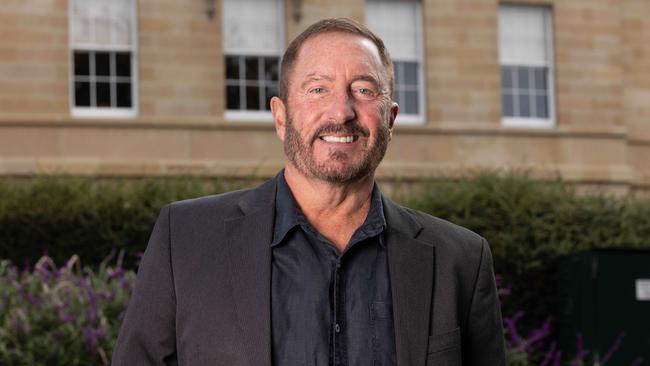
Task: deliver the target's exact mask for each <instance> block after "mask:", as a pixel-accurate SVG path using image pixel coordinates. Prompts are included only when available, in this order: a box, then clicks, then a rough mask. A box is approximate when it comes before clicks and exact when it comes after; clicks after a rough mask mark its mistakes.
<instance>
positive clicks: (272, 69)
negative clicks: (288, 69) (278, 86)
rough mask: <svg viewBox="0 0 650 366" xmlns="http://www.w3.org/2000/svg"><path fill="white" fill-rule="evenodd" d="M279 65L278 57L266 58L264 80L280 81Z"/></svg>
mask: <svg viewBox="0 0 650 366" xmlns="http://www.w3.org/2000/svg"><path fill="white" fill-rule="evenodd" d="M278 74H279V65H278V58H277V57H265V58H264V80H268V81H278Z"/></svg>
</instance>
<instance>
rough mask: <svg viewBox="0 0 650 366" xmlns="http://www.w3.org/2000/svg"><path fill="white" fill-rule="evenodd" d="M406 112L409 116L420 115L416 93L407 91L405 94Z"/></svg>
mask: <svg viewBox="0 0 650 366" xmlns="http://www.w3.org/2000/svg"><path fill="white" fill-rule="evenodd" d="M404 98H405V99H406V100H405V101H404V107H405V108H404V112H405V113H407V114H417V113H418V93H417V92H415V91H407V92H405V93H404Z"/></svg>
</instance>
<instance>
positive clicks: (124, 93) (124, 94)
mask: <svg viewBox="0 0 650 366" xmlns="http://www.w3.org/2000/svg"><path fill="white" fill-rule="evenodd" d="M116 93H117V95H116V97H117V106H118V107H121V108H130V107H131V104H132V102H131V83H117V87H116Z"/></svg>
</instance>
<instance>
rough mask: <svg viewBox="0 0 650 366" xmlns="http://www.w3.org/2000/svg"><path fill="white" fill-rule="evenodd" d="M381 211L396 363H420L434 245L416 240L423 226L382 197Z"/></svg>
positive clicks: (428, 314)
mask: <svg viewBox="0 0 650 366" xmlns="http://www.w3.org/2000/svg"><path fill="white" fill-rule="evenodd" d="M384 210H385V214H386V221H387V223H388V230H387V233H386V242H387V245H388V268H389V271H390V281H391V289H392V297H393V319H394V324H395V342H396V349H397V364H398V365H399V366H406V365H419V366H423V365H425V362H426V355H427V346H428V341H429V324H430V321H431V314H432V300H433V299H432V297H433V291H434V283H435V279H434V274H435V268H434V267H435V248H434V246H433V244H432V243H425V242H423V241H420V240H418V239H417V236H418V235H419V234H420V232H421V231H422V225H421V224H420V223H418V222H417V221H416V220H415V219H414V218H413V216H412V214H411V213H410V212H409V211H408V210H407V209H404V208H402V207H400V206H398V205H396V204H395V203H393V202H392V201H390V200H388V199H386V198H384Z"/></svg>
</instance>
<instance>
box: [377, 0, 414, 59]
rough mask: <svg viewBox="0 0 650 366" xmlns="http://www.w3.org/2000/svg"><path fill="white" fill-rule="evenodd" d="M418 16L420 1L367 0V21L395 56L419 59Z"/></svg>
mask: <svg viewBox="0 0 650 366" xmlns="http://www.w3.org/2000/svg"><path fill="white" fill-rule="evenodd" d="M421 18H422V11H421V6H420V1H366V24H368V27H370V29H372V30H373V31H374V32H375V33H377V35H378V36H379V37H381V38H382V39H383V41H384V44H385V45H386V47H387V48H388V50H389V51H390V54H391V56H393V57H395V58H397V59H418V56H419V53H420V49H421V39H422V37H421V34H422V29H421V28H420V27H421Z"/></svg>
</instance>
